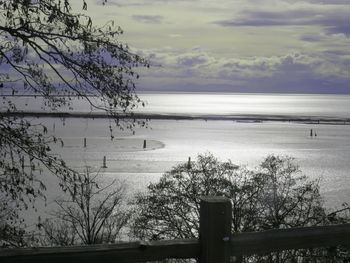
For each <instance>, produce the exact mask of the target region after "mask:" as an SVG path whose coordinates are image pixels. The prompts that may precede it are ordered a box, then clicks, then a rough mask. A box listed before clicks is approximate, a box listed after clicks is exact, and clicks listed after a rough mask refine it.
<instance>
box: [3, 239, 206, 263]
mask: <svg viewBox="0 0 350 263" xmlns="http://www.w3.org/2000/svg"><path fill="white" fill-rule="evenodd" d="M198 256H199V242H198V240H197V239H185V240H171V241H153V242H132V243H116V244H109V245H90V246H71V247H47V248H20V249H0V262H1V263H10V262H11V263H13V262H16V263H17V262H18V263H24V262H25V263H32V262H35V263H41V262H42V263H47V262H49V263H56V262H57V263H70V262H72V263H73V262H74V263H76V262H84V263H89V262H95V263H97V262H103V263H108V262H113V263H115V262H142V261H156V260H162V259H166V258H197V257H198Z"/></svg>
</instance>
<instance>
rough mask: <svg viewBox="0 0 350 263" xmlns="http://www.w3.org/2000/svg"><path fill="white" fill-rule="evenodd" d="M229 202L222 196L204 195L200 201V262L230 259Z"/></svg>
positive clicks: (230, 217) (230, 214) (230, 218)
mask: <svg viewBox="0 0 350 263" xmlns="http://www.w3.org/2000/svg"><path fill="white" fill-rule="evenodd" d="M231 221H232V212H231V202H230V200H229V199H227V198H223V197H214V198H213V197H210V198H208V197H204V198H201V203H200V233H199V241H200V257H199V262H200V263H214V262H215V263H228V262H229V260H230V237H231Z"/></svg>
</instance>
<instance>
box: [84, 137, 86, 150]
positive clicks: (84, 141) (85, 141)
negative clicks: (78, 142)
mask: <svg viewBox="0 0 350 263" xmlns="http://www.w3.org/2000/svg"><path fill="white" fill-rule="evenodd" d="M84 148H86V138H84Z"/></svg>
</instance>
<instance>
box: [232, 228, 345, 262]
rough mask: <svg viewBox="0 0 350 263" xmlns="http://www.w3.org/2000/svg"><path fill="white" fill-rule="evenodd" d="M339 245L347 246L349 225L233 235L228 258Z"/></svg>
mask: <svg viewBox="0 0 350 263" xmlns="http://www.w3.org/2000/svg"><path fill="white" fill-rule="evenodd" d="M339 245H348V246H349V245H350V224H343V225H333V226H316V227H301V228H289V229H276V230H268V231H263V232H249V233H241V234H235V235H233V236H232V239H231V255H235V256H239V255H252V254H266V253H270V252H277V251H282V250H288V249H302V248H316V247H335V246H339Z"/></svg>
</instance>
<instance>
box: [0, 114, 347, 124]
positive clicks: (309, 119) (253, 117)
mask: <svg viewBox="0 0 350 263" xmlns="http://www.w3.org/2000/svg"><path fill="white" fill-rule="evenodd" d="M1 115H3V116H19V117H37V118H91V119H94V118H96V119H107V118H113V117H111V116H108V115H107V114H105V113H85V112H70V113H68V112H1ZM118 118H120V119H147V120H204V121H210V120H212V121H218V120H225V121H236V122H250V123H259V122H266V121H268V122H272V121H273V122H296V123H305V124H330V125H350V118H337V117H319V116H289V115H258V114H250V115H248V114H236V115H176V114H155V113H150V114H144V113H134V114H133V115H126V114H120V115H119V116H118Z"/></svg>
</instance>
